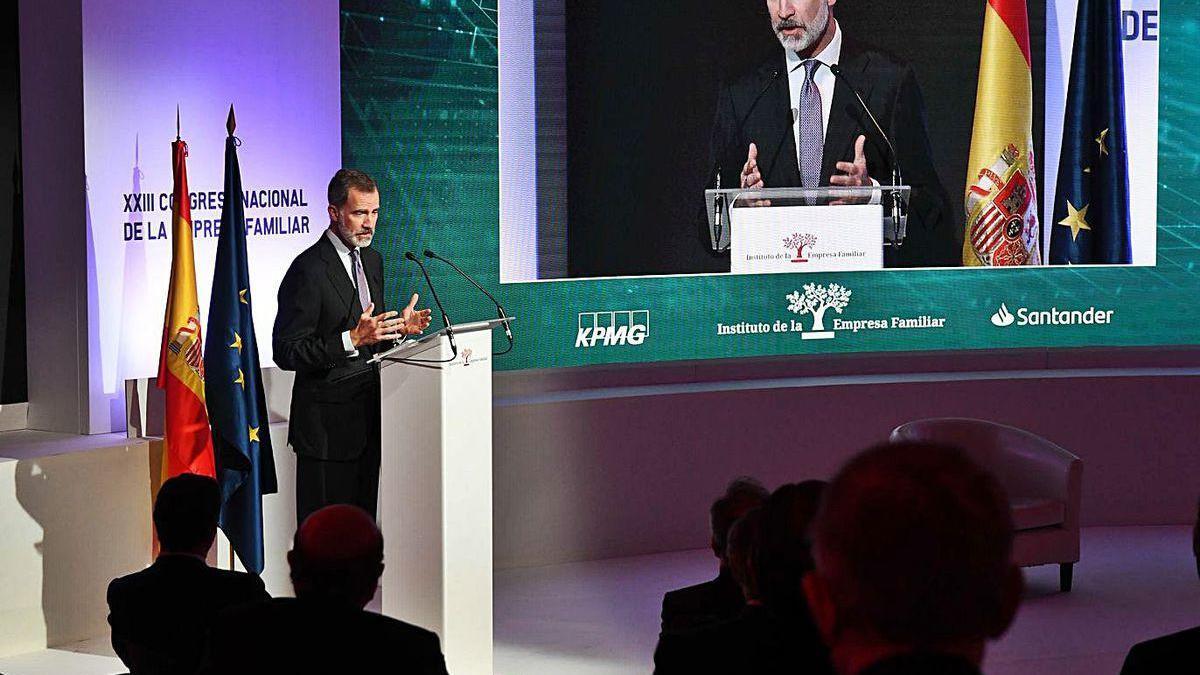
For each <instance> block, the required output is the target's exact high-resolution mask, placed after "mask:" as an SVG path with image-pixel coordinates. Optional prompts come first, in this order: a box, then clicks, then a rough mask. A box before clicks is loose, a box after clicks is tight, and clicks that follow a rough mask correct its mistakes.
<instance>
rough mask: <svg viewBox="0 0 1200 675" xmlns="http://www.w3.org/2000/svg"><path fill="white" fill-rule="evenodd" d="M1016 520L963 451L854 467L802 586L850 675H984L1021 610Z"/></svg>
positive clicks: (897, 454)
mask: <svg viewBox="0 0 1200 675" xmlns="http://www.w3.org/2000/svg"><path fill="white" fill-rule="evenodd" d="M1012 542H1013V524H1012V514H1011V512H1010V510H1009V502H1008V497H1007V496H1006V495H1005V494H1004V489H1003V488H1001V487H1000V484H999V482H997V480H996V478H995V477H994V476H992V475H991V474H989V473H988V472H987V471H985V470H984V469H983V468H981V467H979V466H978V465H976V464H975V463H973V462H972V461H971V460H970V459H968V458H967V456H966V455H965V454H963V453H962V452H961V451H960V450H958V449H956V448H950V447H944V446H938V445H932V444H926V443H895V444H891V445H883V446H878V447H875V448H871V449H869V450H867V451H865V452H863V453H861V454H859V455H858V456H856V457H854V458H853V459H851V460H850V461H849V462H848V463H847V464H846V465H845V466H844V467H842V469H841V470H840V471H838V474H837V476H835V477H834V479H833V481H832V482H830V484H829V487H828V488H827V489H826V490H825V496H824V497H823V499H822V503H821V507H820V510H819V512H818V514H817V518H816V521H815V522H814V523H813V543H812V557H813V561H814V563H815V568H814V569H813V571H812V572H809V573H808V574H807V575H805V576H804V580H803V582H802V586H803V589H804V595H805V598H806V599H807V601H808V607H809V609H810V611H811V613H812V617H813V621H814V622H815V623H816V625H817V628H818V629H819V630H820V633H821V636H822V638H823V639H824V641H825V644H826V645H828V646H829V653H830V658H831V661H832V662H833V665H834V668H835V669H836V670H837V672H838V673H843V674H845V675H850V674H853V675H900V674H902V673H913V674H914V675H915V674H917V673H922V674H924V673H942V674H944V675H955V674H957V673H961V674H962V675H975V674H977V673H979V672H980V670H979V668H980V664H981V663H982V662H983V654H984V649H985V646H986V644H987V641H988V640H993V639H996V638H999V637H1000V636H1001V635H1003V634H1004V632H1005V631H1006V630H1008V626H1009V625H1010V624H1011V623H1012V620H1013V617H1014V616H1015V615H1016V612H1017V606H1018V605H1019V604H1020V602H1021V592H1022V589H1023V586H1024V583H1023V581H1022V577H1021V570H1020V569H1019V568H1017V567H1016V566H1015V565H1013V563H1012V560H1011V554H1012Z"/></svg>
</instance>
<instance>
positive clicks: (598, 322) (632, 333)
mask: <svg viewBox="0 0 1200 675" xmlns="http://www.w3.org/2000/svg"><path fill="white" fill-rule="evenodd" d="M649 336H650V310H648V309H626V310H619V311H612V312H580V313H579V321H578V332H576V333H575V346H576V347H584V348H589V347H595V346H597V345H599V346H603V347H612V346H615V345H640V344H642V343H643V342H645V341H646V338H647V337H649Z"/></svg>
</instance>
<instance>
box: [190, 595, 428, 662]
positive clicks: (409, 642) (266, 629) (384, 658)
mask: <svg viewBox="0 0 1200 675" xmlns="http://www.w3.org/2000/svg"><path fill="white" fill-rule="evenodd" d="M201 672H203V673H206V674H208V673H212V674H214V675H216V674H220V675H236V674H238V673H247V674H252V675H262V674H263V673H314V674H315V673H321V674H322V675H324V674H328V673H392V674H394V675H446V663H445V660H444V659H443V657H442V650H441V646H440V643H439V641H438V636H437V635H436V634H434V633H431V632H429V631H427V630H425V629H423V628H418V627H416V626H413V625H411V624H407V623H404V622H403V621H398V620H396V619H392V618H390V617H386V616H383V615H380V614H375V613H373V612H367V611H364V610H361V609H358V608H354V607H342V606H335V605H328V604H323V603H319V602H316V601H312V600H303V599H297V598H276V599H274V600H271V601H268V602H265V603H260V604H258V605H252V606H246V607H240V608H237V609H235V610H232V611H230V612H227V613H225V614H222V615H221V616H220V617H218V620H217V621H216V622H215V623H214V624H213V631H212V634H211V642H210V649H209V652H208V659H207V660H206V663H205V667H204V668H203V669H202V670H201Z"/></svg>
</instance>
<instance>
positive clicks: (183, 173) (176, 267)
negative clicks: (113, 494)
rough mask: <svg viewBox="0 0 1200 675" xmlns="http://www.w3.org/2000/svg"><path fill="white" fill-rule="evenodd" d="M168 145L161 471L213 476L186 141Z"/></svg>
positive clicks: (160, 375)
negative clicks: (169, 192) (168, 252)
mask: <svg viewBox="0 0 1200 675" xmlns="http://www.w3.org/2000/svg"><path fill="white" fill-rule="evenodd" d="M171 150H172V162H171V165H172V173H173V174H174V178H175V189H174V190H173V194H172V197H171V287H170V290H168V291H167V315H166V318H165V319H164V320H163V339H162V350H161V351H160V352H159V358H158V388H159V389H165V390H166V391H167V395H166V408H167V420H166V424H165V425H164V426H165V436H166V437H165V439H164V440H165V445H166V449H165V460H164V461H163V473H164V478H171V477H172V476H178V475H179V474H182V473H196V474H201V475H204V476H213V477H215V476H216V468H215V466H214V464H213V447H212V433H211V432H210V431H209V428H208V411H207V410H206V409H205V407H204V345H203V342H202V340H201V336H200V302H199V301H198V300H197V299H196V261H195V258H194V257H193V255H192V208H191V204H190V203H189V197H188V184H187V164H186V161H185V160H186V157H187V144H186V143H184V142H183V141H181V140H179V139H178V138H176V139H175V142H174V143H172V144H171Z"/></svg>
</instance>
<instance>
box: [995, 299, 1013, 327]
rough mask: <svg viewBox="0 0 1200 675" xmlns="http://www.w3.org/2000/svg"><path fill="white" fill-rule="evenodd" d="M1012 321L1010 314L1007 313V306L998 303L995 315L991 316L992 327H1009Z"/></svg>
mask: <svg viewBox="0 0 1200 675" xmlns="http://www.w3.org/2000/svg"><path fill="white" fill-rule="evenodd" d="M1014 320H1015V319H1013V315H1012V312H1010V311H1008V306H1007V305H1005V304H1004V303H1003V302H1002V303H1000V309H998V310H996V313H995V314H993V315H992V325H993V326H999V327H1004V326H1011V325H1012V323H1013V321H1014Z"/></svg>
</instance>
